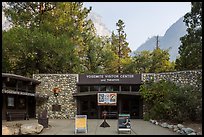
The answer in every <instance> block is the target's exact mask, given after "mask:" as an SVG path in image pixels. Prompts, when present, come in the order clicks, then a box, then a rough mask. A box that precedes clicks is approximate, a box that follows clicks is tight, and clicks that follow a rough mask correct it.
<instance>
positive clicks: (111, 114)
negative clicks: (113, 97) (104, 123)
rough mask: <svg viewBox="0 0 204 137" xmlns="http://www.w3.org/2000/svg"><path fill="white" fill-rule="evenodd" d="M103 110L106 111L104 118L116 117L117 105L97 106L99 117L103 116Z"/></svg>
mask: <svg viewBox="0 0 204 137" xmlns="http://www.w3.org/2000/svg"><path fill="white" fill-rule="evenodd" d="M103 111H107V117H106V118H110V119H111V118H118V107H117V106H99V114H100V117H99V118H103V115H102V113H103Z"/></svg>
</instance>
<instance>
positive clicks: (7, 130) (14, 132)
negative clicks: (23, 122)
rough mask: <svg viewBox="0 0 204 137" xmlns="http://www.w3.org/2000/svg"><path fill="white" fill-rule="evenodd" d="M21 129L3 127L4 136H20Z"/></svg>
mask: <svg viewBox="0 0 204 137" xmlns="http://www.w3.org/2000/svg"><path fill="white" fill-rule="evenodd" d="M19 132H20V131H19V128H15V127H7V126H5V125H2V135H19Z"/></svg>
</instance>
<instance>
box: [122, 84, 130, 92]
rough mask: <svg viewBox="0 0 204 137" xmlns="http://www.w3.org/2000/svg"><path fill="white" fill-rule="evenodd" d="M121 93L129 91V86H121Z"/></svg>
mask: <svg viewBox="0 0 204 137" xmlns="http://www.w3.org/2000/svg"><path fill="white" fill-rule="evenodd" d="M121 91H130V86H129V85H122V86H121Z"/></svg>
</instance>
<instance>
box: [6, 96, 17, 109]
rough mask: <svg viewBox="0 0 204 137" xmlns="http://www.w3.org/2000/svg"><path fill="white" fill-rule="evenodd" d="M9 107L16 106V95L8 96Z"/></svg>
mask: <svg viewBox="0 0 204 137" xmlns="http://www.w3.org/2000/svg"><path fill="white" fill-rule="evenodd" d="M7 108H15V97H14V96H8V97H7Z"/></svg>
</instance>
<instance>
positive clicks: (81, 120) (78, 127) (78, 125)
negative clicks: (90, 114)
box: [75, 115, 88, 134]
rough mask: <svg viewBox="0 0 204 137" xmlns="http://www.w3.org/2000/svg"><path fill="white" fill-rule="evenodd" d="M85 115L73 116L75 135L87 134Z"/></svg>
mask: <svg viewBox="0 0 204 137" xmlns="http://www.w3.org/2000/svg"><path fill="white" fill-rule="evenodd" d="M87 125H88V124H87V115H76V116H75V134H76V133H77V132H85V133H87V132H88V129H87Z"/></svg>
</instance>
